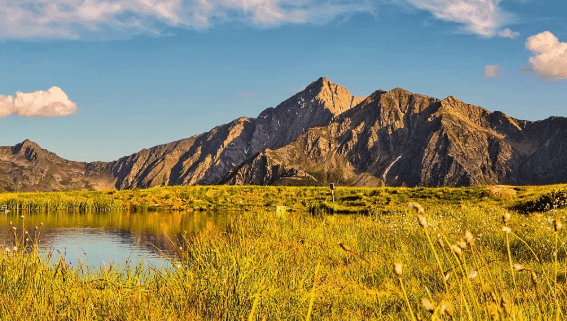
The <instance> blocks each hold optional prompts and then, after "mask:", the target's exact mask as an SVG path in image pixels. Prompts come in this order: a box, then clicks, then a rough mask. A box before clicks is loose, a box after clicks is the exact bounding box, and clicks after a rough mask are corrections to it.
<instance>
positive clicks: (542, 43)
mask: <svg viewBox="0 0 567 321" xmlns="http://www.w3.org/2000/svg"><path fill="white" fill-rule="evenodd" d="M526 48H528V50H530V51H531V52H533V53H534V54H536V56H534V57H531V58H530V60H529V62H530V65H531V68H532V70H535V71H537V72H538V73H539V76H540V77H542V78H546V79H550V80H560V79H567V43H566V42H561V41H559V38H557V37H556V36H555V35H554V34H553V33H551V32H549V31H544V32H542V33H539V34H537V35H533V36H531V37H529V38H528V39H527V40H526Z"/></svg>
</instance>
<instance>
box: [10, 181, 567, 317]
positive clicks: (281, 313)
mask: <svg viewBox="0 0 567 321" xmlns="http://www.w3.org/2000/svg"><path fill="white" fill-rule="evenodd" d="M551 188H556V189H557V188H558V187H557V186H555V187H547V188H540V187H533V189H537V190H538V191H539V192H538V193H539V194H538V193H534V192H533V191H532V190H531V188H526V189H525V190H524V194H522V193H521V192H522V191H516V190H514V188H511V189H512V190H514V191H515V192H516V193H515V194H514V195H512V194H511V192H510V190H509V189H508V188H506V189H505V190H497V189H495V188H494V187H477V188H467V189H449V188H441V189H419V188H413V189H412V188H398V189H394V188H379V189H347V188H339V189H338V190H337V191H336V194H335V195H336V199H337V203H338V204H335V205H334V206H337V208H343V207H344V208H350V209H351V210H353V211H354V210H355V209H359V210H360V212H362V210H363V209H370V210H368V211H366V212H364V215H357V214H353V212H349V213H350V214H348V215H329V214H324V213H323V212H319V213H318V215H312V214H310V213H308V212H304V211H301V212H300V211H298V210H299V209H309V207H310V206H312V205H313V204H327V205H326V206H327V207H332V206H333V204H332V203H330V198H329V197H328V195H327V194H326V193H327V190H326V189H318V188H304V189H302V188H283V187H270V188H264V187H242V188H234V187H224V186H223V187H217V186H213V187H208V188H207V187H199V188H171V189H169V188H168V189H150V190H138V191H120V192H117V191H115V192H112V194H105V193H107V192H101V193H102V194H104V195H112V196H113V197H115V198H113V199H114V201H115V202H116V203H117V204H118V203H119V202H121V201H122V200H123V199H127V198H128V197H130V196H131V195H133V196H134V197H136V199H139V200H142V199H143V197H146V198H148V203H149V204H150V203H151V202H153V201H154V200H155V199H156V198H160V199H161V198H164V196H166V195H170V197H169V198H168V199H169V200H171V199H175V198H176V197H179V196H180V194H181V193H187V194H185V195H184V196H185V197H186V199H190V198H192V197H195V198H197V197H196V196H199V200H200V201H201V202H202V203H201V204H202V205H199V206H206V204H208V203H207V202H212V201H213V200H214V199H218V200H220V201H219V204H221V205H223V204H233V203H234V204H239V206H241V207H239V208H241V209H245V208H247V207H252V208H260V207H261V206H262V205H261V204H265V203H266V202H272V204H273V205H269V207H268V209H266V208H264V209H263V210H254V211H252V212H245V211H243V212H241V213H237V214H233V215H231V216H229V217H228V223H227V224H226V225H224V226H223V227H222V228H221V227H210V228H207V229H204V230H202V231H199V232H193V233H189V234H186V235H184V238H183V243H182V244H179V246H180V251H179V253H178V260H177V261H175V262H174V263H173V264H172V267H171V268H170V269H168V270H165V271H160V270H151V269H148V270H143V269H141V268H137V269H136V268H134V267H126V268H122V269H120V270H115V269H113V268H110V269H108V268H107V269H101V270H95V271H93V270H89V269H84V268H82V267H79V268H71V267H70V266H68V265H67V264H65V263H64V262H60V263H59V264H57V265H55V266H52V265H48V264H47V263H46V262H45V261H44V260H42V259H41V258H40V257H39V256H38V255H37V254H36V253H35V252H34V251H33V249H34V247H33V244H35V243H37V242H36V240H31V239H30V240H29V241H27V242H28V243H27V244H26V246H22V243H21V242H22V241H21V240H22V233H21V232H22V228H21V225H20V224H22V222H18V223H15V226H16V227H17V230H16V233H15V234H14V236H13V237H11V238H9V239H8V240H7V242H8V243H7V244H6V246H9V247H12V246H14V245H16V246H18V248H19V250H17V251H15V252H6V251H2V254H0V318H1V319H11V320H12V319H13V320H30V319H53V320H85V319H102V320H104V319H112V320H191V319H197V320H198V319H203V320H211V319H213V320H234V319H245V318H251V319H253V320H255V319H259V320H264V319H266V320H279V319H286V320H287V319H299V320H303V319H310V320H329V319H331V320H342V319H367V320H373V319H375V320H383V319H390V320H400V319H408V320H411V319H412V316H415V318H421V319H439V320H451V319H453V320H461V319H463V320H467V319H470V320H485V319H491V318H496V319H502V320H548V319H551V320H556V319H558V320H562V319H565V318H566V315H567V309H565V308H564V307H563V305H562V302H566V300H567V283H566V280H567V265H566V264H567V263H566V250H567V248H566V244H565V241H566V240H567V235H566V233H565V231H564V230H563V229H559V230H558V232H556V231H555V230H554V220H555V219H560V220H563V221H565V220H566V219H567V211H566V210H555V211H550V212H547V213H534V214H529V215H526V214H519V213H517V212H514V211H511V210H510V209H509V208H510V207H511V206H513V205H514V204H516V203H518V202H522V201H528V200H534V199H537V198H538V197H539V195H541V194H542V193H545V192H547V191H548V190H549V189H551ZM142 194H144V195H145V196H143V197H142ZM2 195H3V196H4V194H2ZM7 195H9V194H7ZM34 195H37V196H38V197H41V195H39V194H34ZM55 195H66V194H55ZM76 195H80V193H78V194H76ZM276 195H277V196H279V197H276ZM308 196H309V197H312V198H313V199H310V200H308V199H305V198H301V197H308ZM50 197H51V196H50ZM132 199H134V198H131V199H130V200H132ZM150 199H151V200H150ZM222 200H225V201H222ZM227 200H231V201H232V202H233V203H230V202H228V201H227ZM291 200H293V202H292V201H291ZM416 200H417V201H418V202H419V203H421V204H422V205H423V207H424V208H425V213H423V214H420V215H422V220H425V221H426V222H427V224H426V225H425V224H424V226H426V227H423V226H420V224H419V223H418V216H417V215H416V214H419V213H416V211H415V210H413V209H410V208H408V206H407V205H408V204H407V203H408V202H409V201H416ZM195 201H196V200H195V199H194V200H193V202H195ZM303 201H305V205H303V203H302V202H303ZM324 202H326V203H324ZM298 203H299V204H301V205H298ZM279 204H282V205H288V206H290V207H291V208H292V209H295V210H296V212H290V213H287V214H282V213H280V215H276V213H275V210H272V209H271V206H273V207H274V208H275V205H279ZM264 206H265V205H264ZM186 215H191V214H190V213H188V214H186ZM504 215H510V220H509V221H506V223H504V222H503V216H504ZM422 222H423V221H422ZM24 223H25V221H24ZM503 227H506V228H508V229H510V233H506V232H505V231H503ZM466 231H470V235H472V242H471V238H470V235H469V234H466V233H465V232H466ZM30 234H31V233H30ZM24 236H25V235H24ZM428 237H429V238H430V239H431V242H429V241H428ZM172 239H173V238H172ZM439 239H440V240H441V243H442V244H443V246H440V245H439V244H438V243H437V242H438V240H439ZM465 240H468V242H466V241H465ZM18 242H20V243H18ZM473 243H474V245H473ZM456 246H460V247H459V248H458V249H456ZM23 248H28V250H26V251H24V250H22V249H23ZM436 257H437V258H438V259H436ZM510 258H511V262H510ZM395 263H396V264H401V266H402V267H403V268H402V273H401V274H400V275H397V274H395V273H394V271H393V266H394V264H395ZM510 263H512V266H513V267H515V268H516V270H514V268H512V269H511V268H510ZM517 264H520V265H521V266H520V265H517ZM532 271H533V273H532ZM446 275H449V277H448V278H447V280H446V281H445V282H444V281H443V277H444V276H446ZM532 275H533V276H534V277H535V279H532ZM401 286H403V288H404V289H405V292H406V295H404V292H403V291H402V287H401ZM424 299H426V300H425V301H424ZM448 311H450V314H449V313H448Z"/></svg>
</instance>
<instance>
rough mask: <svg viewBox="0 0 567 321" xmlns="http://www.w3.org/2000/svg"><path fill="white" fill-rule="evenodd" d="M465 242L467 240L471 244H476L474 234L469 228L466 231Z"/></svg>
mask: <svg viewBox="0 0 567 321" xmlns="http://www.w3.org/2000/svg"><path fill="white" fill-rule="evenodd" d="M465 242H467V244H468V245H470V246H474V236H473V235H472V233H471V231H469V230H466V231H465Z"/></svg>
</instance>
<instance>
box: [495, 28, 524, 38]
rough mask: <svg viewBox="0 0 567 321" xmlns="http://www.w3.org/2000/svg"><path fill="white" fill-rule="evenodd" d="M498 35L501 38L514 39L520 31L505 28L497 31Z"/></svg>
mask: <svg viewBox="0 0 567 321" xmlns="http://www.w3.org/2000/svg"><path fill="white" fill-rule="evenodd" d="M498 35H499V36H500V37H502V38H510V39H514V38H517V37H518V36H519V35H520V33H519V32H517V31H512V30H510V29H509V28H505V29H502V30H500V31H498Z"/></svg>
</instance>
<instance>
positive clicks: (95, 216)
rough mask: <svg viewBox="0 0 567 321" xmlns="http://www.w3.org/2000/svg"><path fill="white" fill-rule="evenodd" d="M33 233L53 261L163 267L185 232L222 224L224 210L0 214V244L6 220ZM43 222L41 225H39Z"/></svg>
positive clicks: (5, 238)
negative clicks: (49, 253)
mask: <svg viewBox="0 0 567 321" xmlns="http://www.w3.org/2000/svg"><path fill="white" fill-rule="evenodd" d="M21 215H24V220H23V224H24V227H25V229H26V230H27V231H28V233H30V236H31V237H32V238H34V237H35V236H36V230H35V227H36V226H37V227H38V230H37V232H40V233H39V241H40V248H41V250H42V252H45V251H51V253H52V261H57V260H59V258H60V257H63V258H64V259H65V262H67V263H71V264H72V265H73V266H77V265H78V263H79V262H81V263H82V264H83V266H88V267H94V268H96V267H100V266H108V265H109V264H111V263H112V264H113V265H115V266H116V265H124V264H126V263H127V262H128V263H132V264H134V265H137V264H140V263H142V262H143V263H144V264H147V265H150V266H153V267H161V266H168V265H169V259H170V258H173V257H174V256H175V252H176V250H177V249H178V248H179V244H180V242H179V240H180V239H181V238H182V235H183V233H184V232H188V233H189V232H196V231H200V230H203V229H214V228H218V227H221V226H224V222H225V219H226V216H227V215H229V214H227V213H221V212H214V213H211V212H169V211H163V212H150V213H129V212H103V213H94V212H91V213H78V212H36V213H27V212H24V213H16V212H10V213H8V214H7V215H0V240H1V241H2V242H3V243H4V246H3V247H2V248H5V247H6V246H8V245H10V244H8V243H9V241H10V240H11V239H12V238H13V232H12V231H11V226H10V222H12V226H15V227H16V228H17V233H18V236H19V237H21V231H22V219H21V218H20V216H21ZM41 223H43V226H41Z"/></svg>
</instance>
